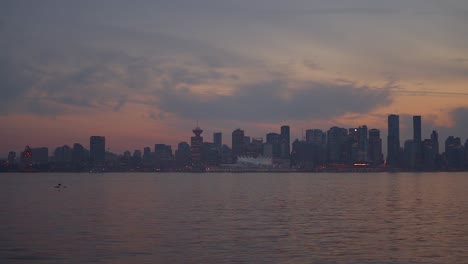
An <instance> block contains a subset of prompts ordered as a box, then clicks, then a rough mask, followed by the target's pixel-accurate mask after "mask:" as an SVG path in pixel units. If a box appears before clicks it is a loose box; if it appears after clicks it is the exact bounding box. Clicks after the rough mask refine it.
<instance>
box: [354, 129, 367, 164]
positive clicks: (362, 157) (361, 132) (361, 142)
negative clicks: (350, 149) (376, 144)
mask: <svg viewBox="0 0 468 264" xmlns="http://www.w3.org/2000/svg"><path fill="white" fill-rule="evenodd" d="M357 133H358V142H357V143H358V145H357V146H358V153H357V154H358V156H357V157H358V161H359V162H367V160H368V149H369V139H368V136H367V126H365V125H363V126H360V127H358V130H357Z"/></svg>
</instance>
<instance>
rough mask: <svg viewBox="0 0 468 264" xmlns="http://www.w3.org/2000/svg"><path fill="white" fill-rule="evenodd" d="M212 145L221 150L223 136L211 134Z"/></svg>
mask: <svg viewBox="0 0 468 264" xmlns="http://www.w3.org/2000/svg"><path fill="white" fill-rule="evenodd" d="M213 143H214V144H215V145H216V146H218V148H221V147H222V146H223V134H222V133H221V132H217V133H213Z"/></svg>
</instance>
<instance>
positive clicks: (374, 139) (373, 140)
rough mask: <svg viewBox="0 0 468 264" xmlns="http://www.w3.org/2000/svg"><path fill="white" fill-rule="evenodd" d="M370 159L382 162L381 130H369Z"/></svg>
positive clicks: (374, 162)
mask: <svg viewBox="0 0 468 264" xmlns="http://www.w3.org/2000/svg"><path fill="white" fill-rule="evenodd" d="M369 159H370V162H371V163H372V164H382V163H383V155H382V139H381V138H380V130H378V129H375V128H374V129H371V130H369Z"/></svg>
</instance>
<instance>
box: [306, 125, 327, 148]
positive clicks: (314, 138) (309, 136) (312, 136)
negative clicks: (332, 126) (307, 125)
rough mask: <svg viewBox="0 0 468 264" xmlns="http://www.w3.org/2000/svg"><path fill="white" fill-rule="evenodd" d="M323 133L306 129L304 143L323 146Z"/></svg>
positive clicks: (318, 130)
mask: <svg viewBox="0 0 468 264" xmlns="http://www.w3.org/2000/svg"><path fill="white" fill-rule="evenodd" d="M325 139H326V136H325V133H323V131H322V130H320V129H307V130H306V141H307V143H313V144H315V145H317V146H322V145H324V144H325Z"/></svg>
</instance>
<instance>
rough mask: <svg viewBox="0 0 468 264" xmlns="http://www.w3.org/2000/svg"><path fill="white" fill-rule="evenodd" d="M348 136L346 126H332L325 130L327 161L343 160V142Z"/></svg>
mask: <svg viewBox="0 0 468 264" xmlns="http://www.w3.org/2000/svg"><path fill="white" fill-rule="evenodd" d="M347 136H348V131H347V130H346V128H340V127H332V128H330V129H329V130H328V131H327V148H328V149H327V150H328V151H327V153H328V161H329V162H344V160H343V150H344V142H345V140H346V137H347Z"/></svg>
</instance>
